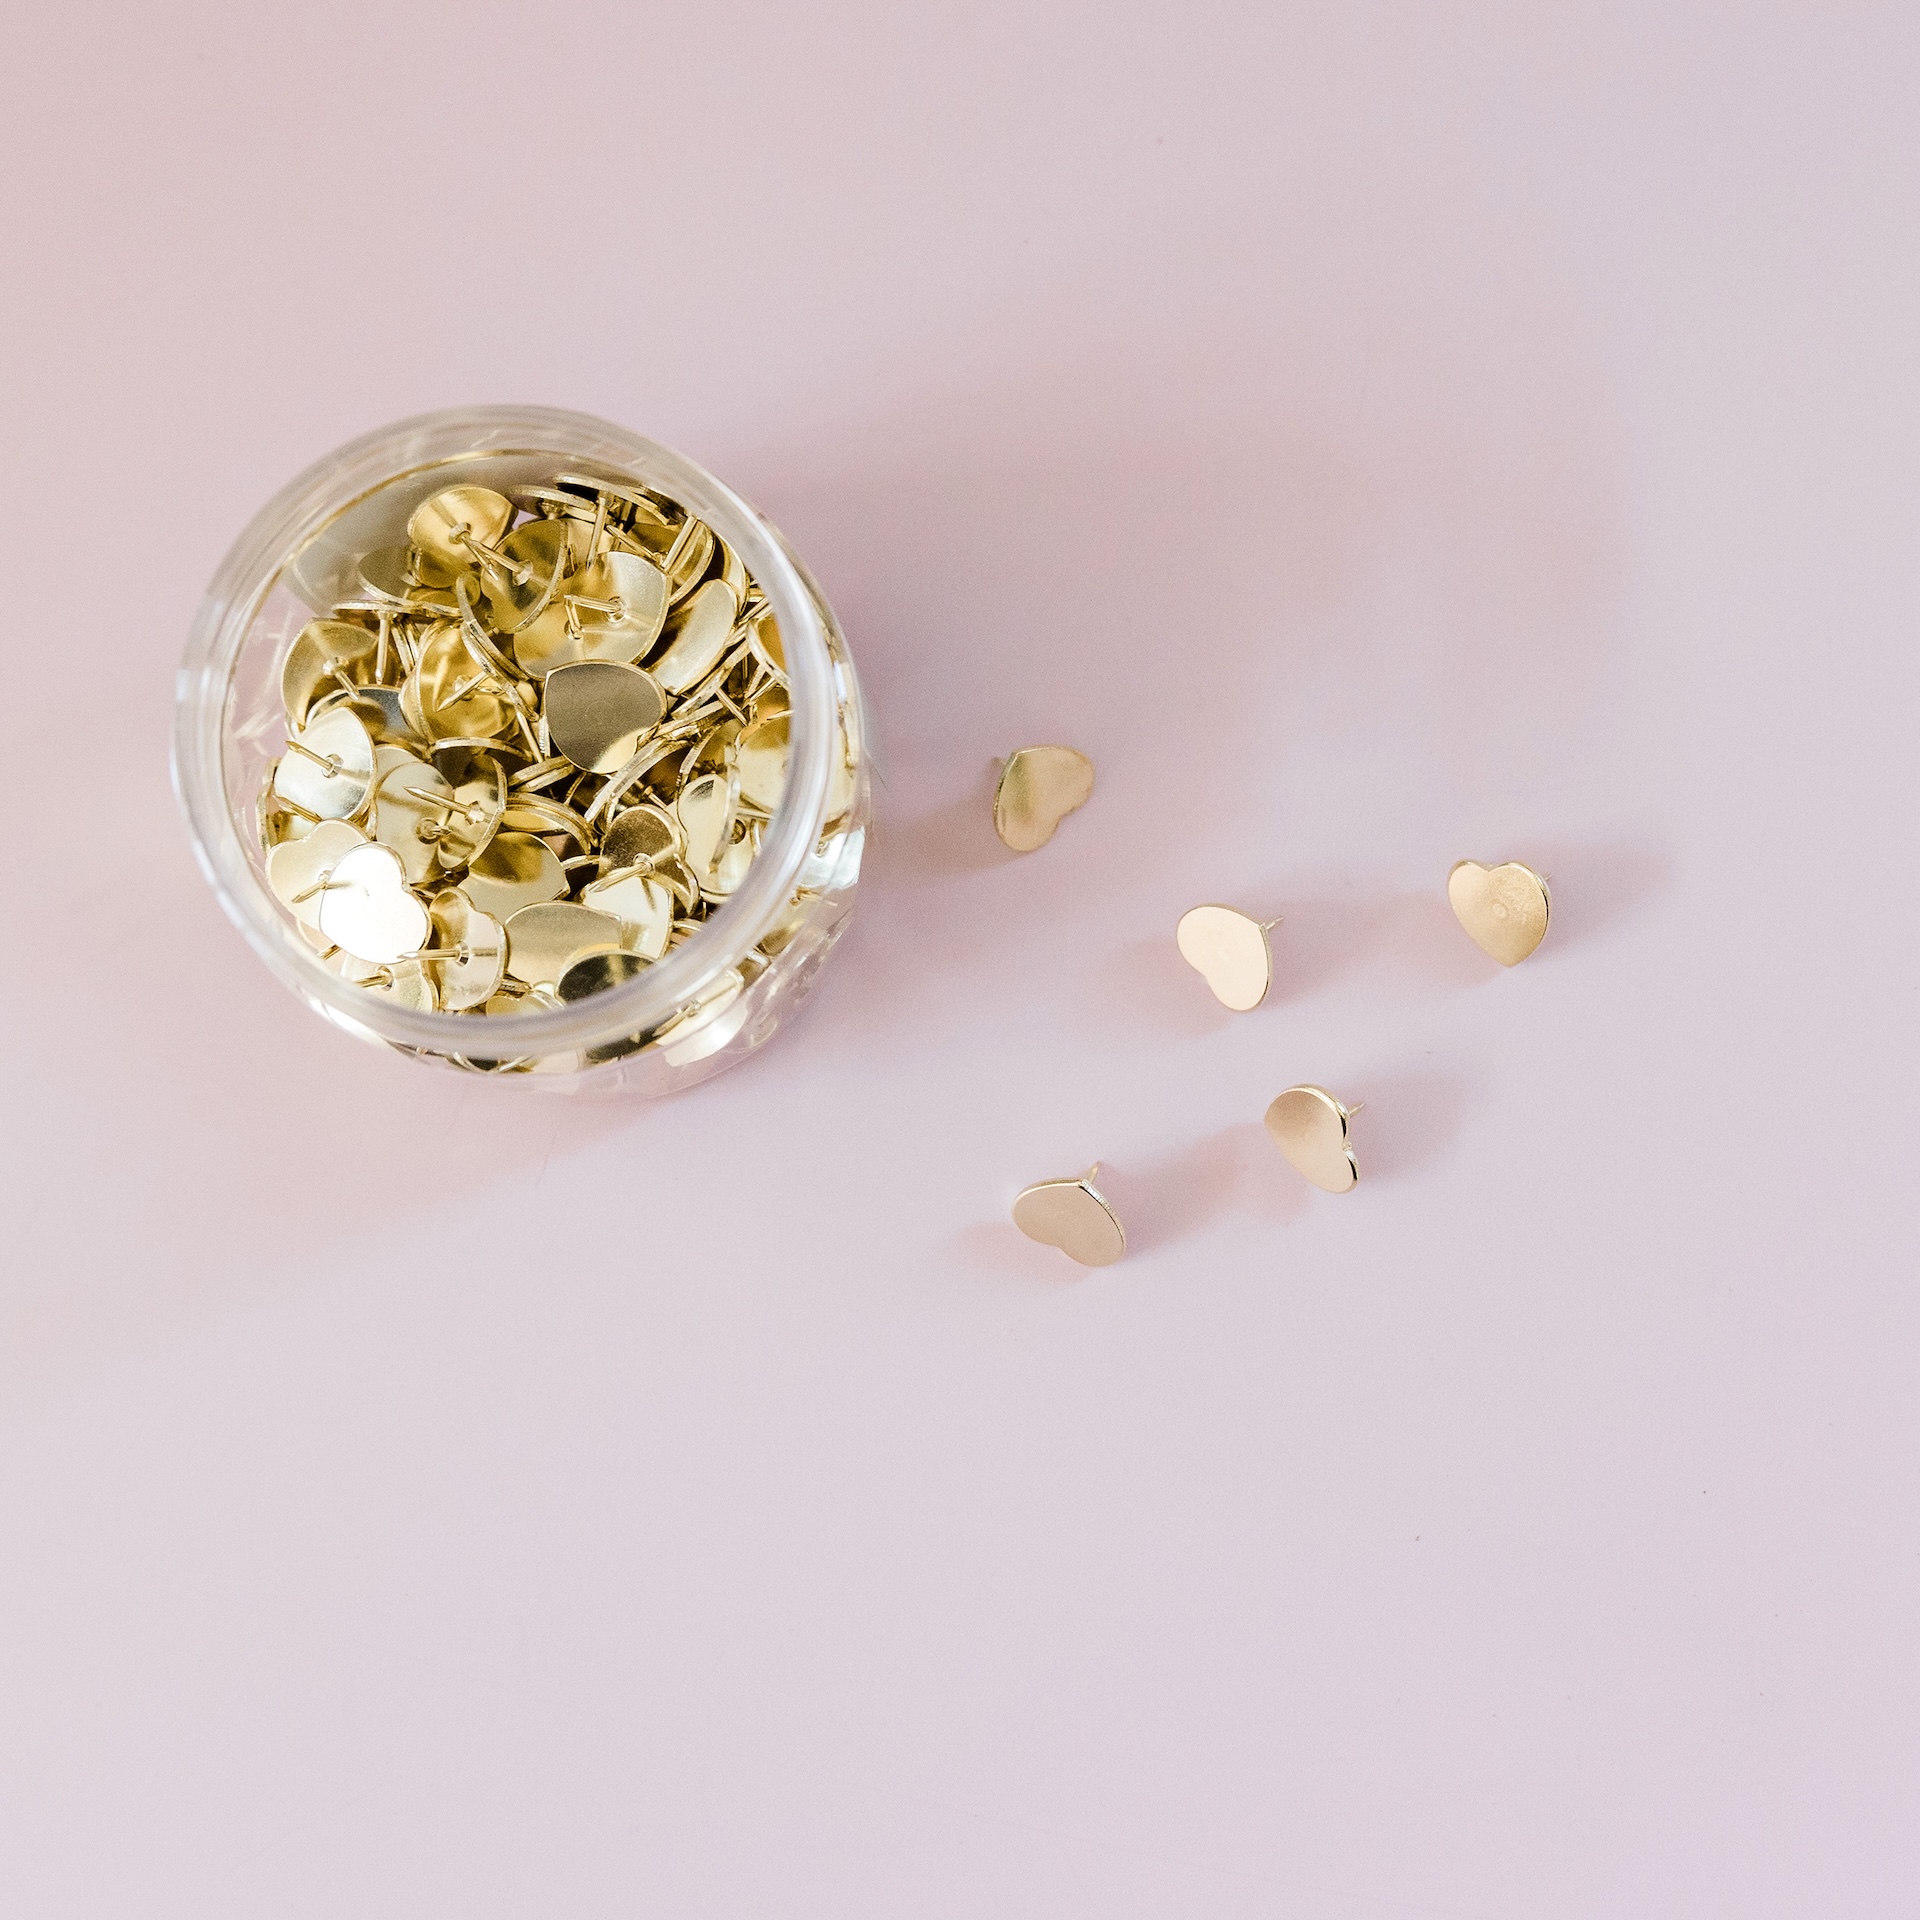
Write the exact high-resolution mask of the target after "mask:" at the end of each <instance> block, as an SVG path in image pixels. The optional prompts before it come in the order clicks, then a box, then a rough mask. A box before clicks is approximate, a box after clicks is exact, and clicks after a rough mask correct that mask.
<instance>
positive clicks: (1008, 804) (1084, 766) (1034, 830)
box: [993, 747, 1093, 853]
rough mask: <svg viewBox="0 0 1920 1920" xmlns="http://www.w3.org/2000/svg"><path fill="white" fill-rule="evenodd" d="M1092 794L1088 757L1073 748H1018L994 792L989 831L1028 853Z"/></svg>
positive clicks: (1091, 777) (1044, 841)
mask: <svg viewBox="0 0 1920 1920" xmlns="http://www.w3.org/2000/svg"><path fill="white" fill-rule="evenodd" d="M1092 796H1093V762H1092V761H1091V760H1089V759H1088V758H1087V756H1086V755H1085V754H1084V753H1081V752H1079V751H1078V750H1077V749H1076V748H1073V747H1020V748H1018V749H1017V750H1016V751H1014V752H1013V753H1010V754H1008V755H1007V758H1006V761H1005V763H1004V764H1003V765H1002V766H1001V769H1000V783H999V785H998V786H996V787H995V788H994V792H993V830H994V832H995V833H997V834H998V835H999V836H1000V838H1001V839H1002V840H1003V841H1005V842H1006V844H1007V845H1008V846H1010V847H1011V848H1012V849H1013V850H1014V852H1015V853H1032V852H1034V851H1036V850H1037V849H1038V848H1040V847H1044V846H1045V845H1046V844H1047V842H1048V841H1049V840H1051V839H1052V838H1053V833H1054V829H1055V828H1056V827H1057V826H1059V824H1060V822H1061V821H1062V820H1063V819H1065V818H1066V816H1067V815H1068V814H1070V813H1072V812H1073V811H1074V810H1075V809H1076V808H1078V807H1083V806H1085V805H1086V803H1087V802H1088V800H1089V799H1091V798H1092Z"/></svg>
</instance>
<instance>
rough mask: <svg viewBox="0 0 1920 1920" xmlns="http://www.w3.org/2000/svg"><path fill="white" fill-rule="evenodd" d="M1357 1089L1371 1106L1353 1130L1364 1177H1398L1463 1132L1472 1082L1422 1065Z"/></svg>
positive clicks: (1438, 1154) (1436, 1155)
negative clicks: (1461, 1122) (1461, 1123)
mask: <svg viewBox="0 0 1920 1920" xmlns="http://www.w3.org/2000/svg"><path fill="white" fill-rule="evenodd" d="M1462 938H1463V939H1464V938H1465V936H1464V935H1462ZM1489 964H1492V963H1491V962H1490V963H1489ZM1356 1092H1357V1093H1358V1094H1359V1096H1360V1099H1361V1101H1362V1102H1363V1103H1364V1105H1365V1107H1366V1111H1365V1112H1364V1113H1363V1114H1361V1115H1360V1117H1359V1118H1358V1119H1357V1120H1356V1121H1355V1122H1354V1123H1353V1133H1352V1138H1353V1153H1354V1158H1355V1160H1356V1161H1357V1162H1358V1163H1359V1166H1360V1176H1361V1178H1362V1180H1364V1181H1368V1182H1377V1181H1391V1180H1396V1179H1399V1178H1401V1177H1402V1176H1404V1175H1406V1174H1409V1173H1414V1172H1417V1171H1418V1170H1419V1169H1420V1168H1422V1167H1427V1166H1433V1165H1436V1164H1438V1163H1439V1162H1441V1161H1443V1160H1444V1159H1445V1158H1446V1157H1447V1154H1448V1153H1449V1152H1450V1150H1451V1149H1452V1147H1453V1143H1454V1141H1455V1140H1456V1139H1457V1138H1458V1137H1459V1133H1460V1121H1461V1117H1462V1115H1463V1114H1464V1112H1465V1110H1466V1098H1467V1083H1466V1082H1465V1081H1464V1080H1463V1079H1462V1078H1461V1077H1460V1076H1459V1075H1458V1074H1453V1073H1446V1072H1441V1071H1437V1070H1432V1069H1425V1068H1422V1069H1417V1070H1414V1071H1410V1072H1407V1073H1399V1074H1391V1075H1388V1076H1386V1077H1384V1078H1374V1079H1369V1080H1366V1081H1364V1082H1363V1083H1362V1084H1361V1085H1360V1086H1359V1087H1358V1088H1357V1089H1356Z"/></svg>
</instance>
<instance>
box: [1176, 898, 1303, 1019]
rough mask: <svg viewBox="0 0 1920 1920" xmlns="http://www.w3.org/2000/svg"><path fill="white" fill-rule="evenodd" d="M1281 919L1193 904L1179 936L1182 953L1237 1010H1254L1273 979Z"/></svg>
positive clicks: (1218, 995) (1222, 999)
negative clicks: (1275, 942)
mask: <svg viewBox="0 0 1920 1920" xmlns="http://www.w3.org/2000/svg"><path fill="white" fill-rule="evenodd" d="M1279 924H1280V922H1279V920H1278V919H1277V918H1276V919H1272V920H1256V919H1255V918H1254V917H1253V916H1252V914H1250V913H1242V912H1241V911H1240V909H1239V908H1238V907H1221V906H1206V907H1190V908H1188V910H1187V911H1186V912H1185V913H1183V914H1182V915H1181V916H1180V924H1179V925H1178V926H1177V927H1176V928H1175V929H1174V940H1175V942H1176V944H1177V945H1178V946H1179V948H1180V957H1181V958H1182V959H1183V960H1185V961H1186V963H1187V965H1188V966H1190V967H1192V968H1193V969H1194V971H1195V972H1196V973H1198V974H1199V975H1200V977H1201V978H1202V979H1203V980H1204V981H1205V982H1206V983H1207V985H1208V986H1209V987H1210V988H1212V990H1213V997H1214V998H1215V999H1216V1000H1218V1001H1219V1002H1220V1004H1221V1005H1222V1006H1223V1007H1231V1008H1232V1009H1233V1011H1234V1012H1235V1013H1251V1012H1252V1011H1253V1009H1254V1008H1255V1007H1257V1006H1258V1005H1259V1004H1260V1002H1261V1001H1262V1000H1264V999H1265V998H1266V997H1267V989H1268V988H1269V987H1270V986H1272V985H1273V943H1272V941H1271V940H1270V939H1269V938H1268V936H1269V935H1270V934H1271V933H1272V931H1273V929H1274V928H1275V927H1277V926H1278V925H1279Z"/></svg>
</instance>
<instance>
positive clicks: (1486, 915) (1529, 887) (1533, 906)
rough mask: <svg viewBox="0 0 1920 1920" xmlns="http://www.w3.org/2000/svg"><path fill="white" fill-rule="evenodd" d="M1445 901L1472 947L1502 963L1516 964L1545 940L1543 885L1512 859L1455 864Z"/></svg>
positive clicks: (1547, 903)
mask: <svg viewBox="0 0 1920 1920" xmlns="http://www.w3.org/2000/svg"><path fill="white" fill-rule="evenodd" d="M1447 902H1448V904H1449V905H1450V906H1451V907H1452V908H1453V917H1454V918H1455V919H1456V920H1458V921H1459V922H1460V924H1461V925H1462V926H1463V927H1464V928H1466V930H1467V933H1468V936H1469V937H1470V938H1471V939H1472V941H1473V943H1474V945H1475V946H1477V947H1478V948H1479V949H1480V951H1481V952H1482V953H1484V954H1487V955H1488V956H1490V957H1491V958H1492V959H1495V960H1498V961H1499V962H1500V964H1501V965H1502V966H1503V967H1517V966H1518V965H1519V964H1520V962H1521V961H1522V960H1524V959H1525V958H1526V957H1527V955H1528V954H1530V953H1531V952H1532V951H1533V950H1534V948H1535V947H1537V946H1538V945H1539V944H1540V942H1541V941H1542V940H1544V939H1545V938H1546V935H1547V917H1548V914H1549V912H1550V911H1551V902H1550V901H1549V899H1548V896H1547V883H1546V882H1545V881H1544V880H1543V879H1541V877H1540V876H1539V875H1538V874H1537V873H1535V872H1534V870H1533V869H1532V868H1531V867H1524V866H1522V865H1521V864H1520V862H1519V861H1518V860H1509V861H1508V862H1507V863H1506V865H1505V866H1502V867H1483V866H1482V865H1481V864H1480V862H1479V861H1477V860H1462V861H1460V862H1458V863H1457V864H1456V865H1455V867H1454V869H1453V871H1452V872H1451V873H1450V874H1448V875H1447Z"/></svg>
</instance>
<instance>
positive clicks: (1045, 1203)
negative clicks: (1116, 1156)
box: [1013, 1160, 1127, 1267]
mask: <svg viewBox="0 0 1920 1920" xmlns="http://www.w3.org/2000/svg"><path fill="white" fill-rule="evenodd" d="M1099 1171H1100V1162H1099V1161H1098V1160H1096V1161H1095V1162H1094V1163H1093V1165H1092V1166H1090V1167H1089V1168H1088V1169H1087V1170H1086V1172H1085V1173H1083V1174H1081V1175H1080V1177H1079V1178H1078V1179H1077V1180H1036V1181H1035V1182H1034V1184H1033V1185H1032V1186H1030V1187H1025V1188H1023V1189H1022V1190H1021V1192H1020V1196H1019V1198H1018V1199H1016V1200H1015V1201H1014V1203H1013V1224H1014V1225H1015V1226H1016V1227H1018V1228H1019V1229H1020V1231H1021V1232H1022V1233H1024V1234H1025V1235H1026V1236H1027V1238H1028V1239H1029V1240H1038V1241H1039V1242H1040V1243H1041V1245H1042V1246H1047V1247H1058V1248H1059V1249H1060V1251H1061V1252H1062V1253H1064V1254H1065V1255H1066V1256H1067V1258H1068V1259H1069V1260H1077V1261H1078V1262H1079V1263H1080V1264H1081V1265H1082V1266H1083V1267H1110V1266H1111V1265H1112V1264H1113V1263H1114V1261H1116V1260H1118V1259H1119V1258H1120V1256H1121V1255H1122V1254H1123V1253H1125V1252H1126V1250H1127V1235H1126V1229H1125V1228H1123V1227H1122V1226H1121V1224H1120V1218H1119V1216H1118V1215H1117V1214H1116V1213H1115V1212H1114V1210H1113V1208H1112V1207H1111V1206H1110V1205H1109V1204H1108V1202H1107V1199H1106V1196H1105V1195H1104V1194H1102V1193H1101V1192H1100V1190H1099V1188H1097V1187H1096V1186H1095V1185H1094V1184H1093V1181H1094V1176H1095V1175H1096V1174H1097V1173H1098V1172H1099Z"/></svg>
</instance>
